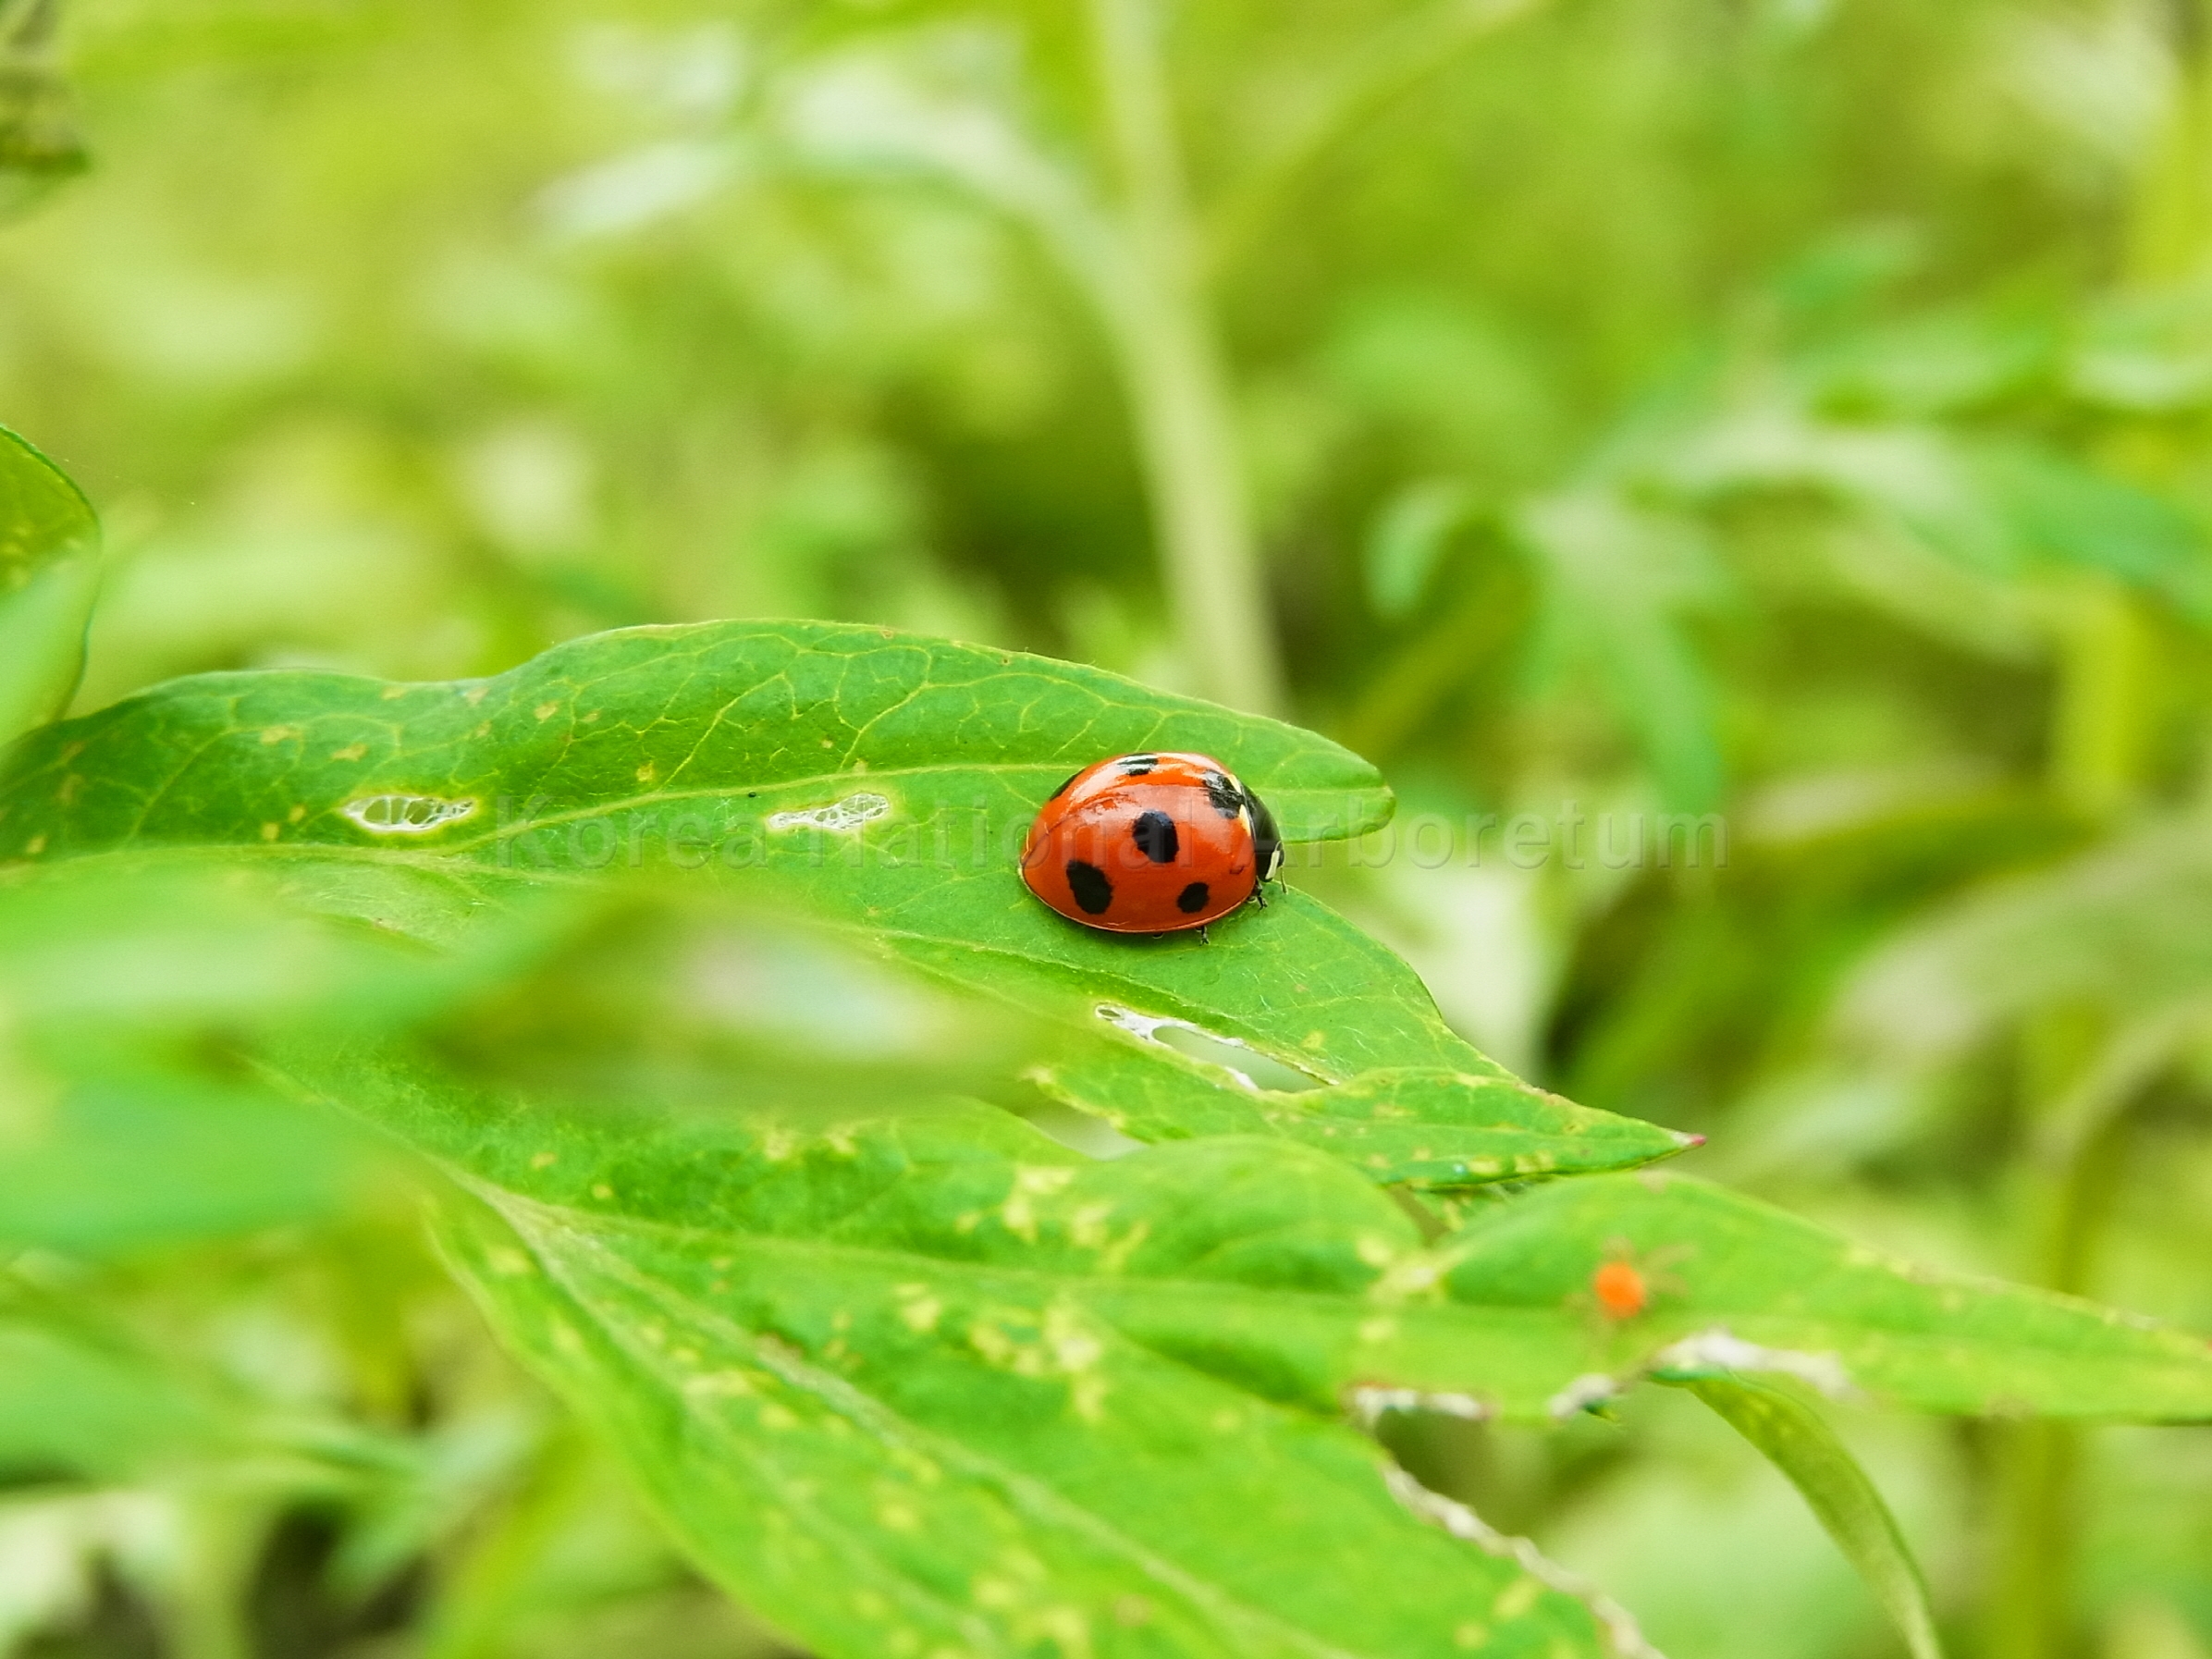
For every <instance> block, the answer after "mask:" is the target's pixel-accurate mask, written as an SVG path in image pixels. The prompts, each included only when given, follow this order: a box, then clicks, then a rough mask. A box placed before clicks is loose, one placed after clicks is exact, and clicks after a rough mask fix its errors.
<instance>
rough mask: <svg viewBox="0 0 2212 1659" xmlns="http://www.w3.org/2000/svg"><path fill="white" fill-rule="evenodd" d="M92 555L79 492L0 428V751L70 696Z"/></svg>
mask: <svg viewBox="0 0 2212 1659" xmlns="http://www.w3.org/2000/svg"><path fill="white" fill-rule="evenodd" d="M99 545H100V525H99V521H98V520H97V519H95V518H94V517H93V516H92V507H91V504H90V503H88V502H87V501H86V500H85V498H84V497H83V496H82V495H80V493H79V492H78V489H77V486H76V485H73V484H71V483H70V482H69V481H68V478H66V477H64V476H63V475H62V473H61V471H60V469H59V468H57V467H55V465H54V463H53V462H52V461H48V460H47V459H46V458H45V457H44V456H43V455H41V454H40V453H39V452H38V451H37V450H36V449H32V448H31V446H30V445H29V444H27V443H25V442H24V441H23V440H22V439H21V438H19V437H18V436H16V435H15V434H14V433H12V432H10V431H8V430H7V429H6V427H0V743H6V741H7V740H8V739H9V738H12V737H14V736H16V735H17V734H18V732H21V731H24V730H26V729H27V728H29V727H31V726H34V725H37V724H39V723H40V722H41V721H43V720H48V719H53V718H54V717H55V715H57V714H59V713H60V712H61V711H62V709H63V708H65V707H68V701H69V697H70V695H71V694H73V693H74V692H75V691H76V689H77V682H78V680H79V679H80V677H81V676H82V674H83V672H84V630H85V625H86V623H87V622H88V621H90V620H91V618H92V600H93V597H94V596H95V594H96V593H97V591H98V588H99V582H100V567H99V557H98V555H99ZM0 775H4V774H0Z"/></svg>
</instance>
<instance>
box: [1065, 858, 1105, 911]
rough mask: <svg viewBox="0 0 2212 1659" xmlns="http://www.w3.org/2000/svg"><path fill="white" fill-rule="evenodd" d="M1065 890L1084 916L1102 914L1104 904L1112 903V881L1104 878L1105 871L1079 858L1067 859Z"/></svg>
mask: <svg viewBox="0 0 2212 1659" xmlns="http://www.w3.org/2000/svg"><path fill="white" fill-rule="evenodd" d="M1067 890H1068V891H1070V892H1072V893H1074V894H1075V903H1078V904H1080V905H1082V906H1083V914H1084V915H1085V916H1104V915H1105V914H1106V906H1107V905H1109V904H1111V903H1113V883H1112V882H1111V881H1109V880H1107V879H1106V872H1105V871H1104V870H1102V869H1100V868H1099V866H1097V865H1095V864H1085V863H1084V862H1083V860H1081V859H1080V858H1071V859H1069V860H1068V861H1067Z"/></svg>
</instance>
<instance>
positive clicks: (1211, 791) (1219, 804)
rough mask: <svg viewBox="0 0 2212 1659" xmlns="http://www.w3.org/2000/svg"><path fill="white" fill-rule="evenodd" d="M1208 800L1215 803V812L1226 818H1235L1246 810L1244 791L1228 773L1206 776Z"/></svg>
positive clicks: (1208, 774) (1211, 773) (1210, 773)
mask: <svg viewBox="0 0 2212 1659" xmlns="http://www.w3.org/2000/svg"><path fill="white" fill-rule="evenodd" d="M1206 798H1207V799H1208V800H1209V801H1211V802H1212V803H1213V810H1214V811H1216V812H1218V813H1220V814H1221V815H1222V817H1225V818H1233V817H1235V816H1236V815H1237V814H1238V813H1240V812H1242V811H1243V810H1244V804H1245V797H1244V791H1242V790H1241V789H1238V788H1237V787H1236V783H1235V780H1234V779H1232V778H1231V777H1230V776H1229V775H1228V774H1227V773H1226V772H1208V773H1207V774H1206Z"/></svg>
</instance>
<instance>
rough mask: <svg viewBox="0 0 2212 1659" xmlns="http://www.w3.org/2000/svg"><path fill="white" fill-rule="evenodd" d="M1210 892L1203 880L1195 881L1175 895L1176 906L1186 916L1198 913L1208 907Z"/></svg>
mask: <svg viewBox="0 0 2212 1659" xmlns="http://www.w3.org/2000/svg"><path fill="white" fill-rule="evenodd" d="M1207 897H1208V894H1207V891H1206V884H1205V883H1204V882H1203V881H1193V882H1192V883H1191V884H1190V885H1189V886H1188V887H1186V888H1185V889H1184V890H1183V891H1181V892H1179V893H1177V894H1176V895H1175V908H1176V909H1177V910H1180V911H1181V912H1182V913H1183V914H1184V915H1185V916H1193V915H1196V914H1197V913H1198V911H1201V910H1203V909H1205V908H1206V900H1207Z"/></svg>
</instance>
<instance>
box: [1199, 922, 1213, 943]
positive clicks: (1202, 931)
mask: <svg viewBox="0 0 2212 1659" xmlns="http://www.w3.org/2000/svg"><path fill="white" fill-rule="evenodd" d="M1207 926H1208V925H1207V924H1206V923H1204V922H1200V923H1199V924H1198V943H1200V944H1202V945H1210V944H1211V943H1212V942H1213V936H1212V935H1211V934H1210V933H1208V932H1207V931H1206V928H1207Z"/></svg>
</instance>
